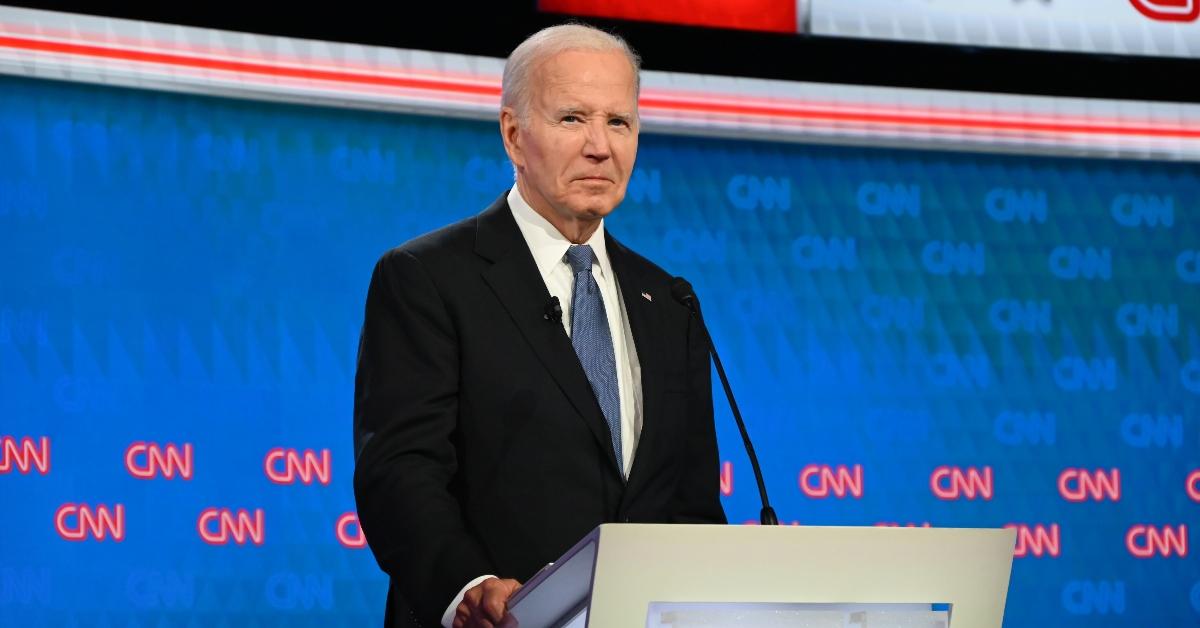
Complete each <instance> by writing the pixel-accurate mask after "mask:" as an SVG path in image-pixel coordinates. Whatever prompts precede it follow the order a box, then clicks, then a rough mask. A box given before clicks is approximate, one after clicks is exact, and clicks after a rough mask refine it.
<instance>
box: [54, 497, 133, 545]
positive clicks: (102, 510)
mask: <svg viewBox="0 0 1200 628" xmlns="http://www.w3.org/2000/svg"><path fill="white" fill-rule="evenodd" d="M54 529H55V530H56V531H58V535H59V536H61V537H62V538H64V539H66V540H68V541H86V540H87V539H88V537H91V538H93V539H96V540H97V541H103V540H104V539H106V538H110V537H111V538H112V540H114V541H116V542H118V543H119V542H121V541H124V540H125V506H124V505H122V504H117V505H116V506H113V508H112V510H109V508H108V506H105V505H104V504H101V505H99V506H96V509H95V510H92V507H91V506H88V505H87V504H69V503H68V504H63V505H62V506H59V507H58V510H57V511H55V512H54Z"/></svg>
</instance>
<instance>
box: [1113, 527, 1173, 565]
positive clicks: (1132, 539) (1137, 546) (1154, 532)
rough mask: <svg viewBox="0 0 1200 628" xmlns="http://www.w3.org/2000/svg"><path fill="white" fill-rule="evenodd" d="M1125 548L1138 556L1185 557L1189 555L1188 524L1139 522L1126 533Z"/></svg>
mask: <svg viewBox="0 0 1200 628" xmlns="http://www.w3.org/2000/svg"><path fill="white" fill-rule="evenodd" d="M1125 549H1127V550H1129V553H1130V555H1132V556H1134V557H1137V558H1154V557H1155V555H1158V556H1162V557H1163V558H1167V557H1169V556H1171V555H1175V556H1179V557H1180V558H1183V557H1185V556H1187V555H1188V532H1187V525H1185V524H1179V525H1178V526H1176V527H1174V528H1172V527H1171V526H1161V527H1157V528H1156V527H1154V526H1151V525H1144V524H1137V525H1134V526H1132V527H1130V528H1129V531H1128V532H1126V533H1125Z"/></svg>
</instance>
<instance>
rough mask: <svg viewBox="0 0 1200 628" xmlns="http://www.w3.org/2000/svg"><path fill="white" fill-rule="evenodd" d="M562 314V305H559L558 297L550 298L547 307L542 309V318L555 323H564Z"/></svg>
mask: <svg viewBox="0 0 1200 628" xmlns="http://www.w3.org/2000/svg"><path fill="white" fill-rule="evenodd" d="M562 313H563V312H562V305H559V303H558V297H550V300H549V301H547V302H546V305H545V307H543V308H542V318H544V319H546V320H548V321H554V322H555V323H559V324H561V323H562Z"/></svg>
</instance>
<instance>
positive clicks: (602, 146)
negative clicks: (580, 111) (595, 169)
mask: <svg viewBox="0 0 1200 628" xmlns="http://www.w3.org/2000/svg"><path fill="white" fill-rule="evenodd" d="M583 155H584V157H587V158H589V159H595V160H596V161H604V160H606V159H608V158H609V157H612V146H611V145H610V144H609V142H608V127H607V125H606V124H605V121H604V120H592V121H590V122H589V123H588V125H587V136H586V139H585V140H584V144H583Z"/></svg>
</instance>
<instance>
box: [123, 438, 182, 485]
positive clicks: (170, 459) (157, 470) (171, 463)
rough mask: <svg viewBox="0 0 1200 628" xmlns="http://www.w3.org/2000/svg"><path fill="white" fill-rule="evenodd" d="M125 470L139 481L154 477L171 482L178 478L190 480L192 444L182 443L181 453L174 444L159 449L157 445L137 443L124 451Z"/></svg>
mask: <svg viewBox="0 0 1200 628" xmlns="http://www.w3.org/2000/svg"><path fill="white" fill-rule="evenodd" d="M125 469H126V470H127V471H129V475H132V476H133V477H135V478H138V479H141V480H150V479H153V478H154V477H155V476H158V475H162V477H164V478H166V479H168V480H171V479H174V478H175V475H176V474H178V475H179V477H181V478H183V479H185V480H190V479H192V444H191V443H184V444H183V451H182V452H180V450H179V447H176V446H175V444H174V443H167V446H166V447H160V446H159V445H158V444H157V443H146V442H143V441H137V442H135V443H133V444H132V445H130V446H129V449H126V450H125Z"/></svg>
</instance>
